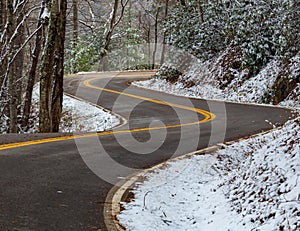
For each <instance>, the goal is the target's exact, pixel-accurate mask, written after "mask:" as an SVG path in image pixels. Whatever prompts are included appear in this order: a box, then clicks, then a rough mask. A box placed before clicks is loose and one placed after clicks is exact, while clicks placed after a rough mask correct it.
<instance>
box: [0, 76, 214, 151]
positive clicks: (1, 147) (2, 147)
mask: <svg viewBox="0 0 300 231" xmlns="http://www.w3.org/2000/svg"><path fill="white" fill-rule="evenodd" d="M96 79H98V77H96V78H91V79H87V80H85V81H84V85H85V86H87V87H89V88H93V89H96V90H101V91H106V92H110V93H114V94H118V95H123V96H127V97H131V98H136V99H141V100H144V101H148V102H152V103H156V104H161V105H167V106H171V107H176V108H180V109H184V110H188V111H194V112H196V113H198V114H201V115H203V116H204V119H202V120H199V121H195V122H190V123H185V124H175V125H166V126H159V127H152V128H149V127H147V128H136V129H130V130H117V131H105V132H101V133H88V134H82V135H71V136H62V137H54V138H46V139H40V140H32V141H24V142H18V143H11V144H3V145H0V151H1V150H6V149H12V148H17V147H25V146H30V145H38V144H44V143H52V142H58V141H66V140H73V139H81V138H88V137H96V136H106V135H112V134H123V133H136V132H141V131H153V130H160V129H170V128H178V127H183V126H191V125H196V124H201V123H206V122H209V121H211V120H214V119H215V118H216V116H215V115H214V114H213V113H211V112H208V111H205V110H202V109H199V108H193V107H188V106H184V105H180V104H173V103H168V102H164V101H160V100H156V99H151V98H147V97H143V96H138V95H133V94H128V93H125V92H119V91H115V90H111V89H107V88H101V87H97V86H94V85H92V84H90V82H91V81H93V80H96Z"/></svg>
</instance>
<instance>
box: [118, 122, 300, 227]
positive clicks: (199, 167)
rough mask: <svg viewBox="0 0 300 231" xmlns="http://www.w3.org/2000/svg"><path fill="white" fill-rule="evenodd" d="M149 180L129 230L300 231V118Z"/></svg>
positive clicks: (127, 216) (129, 215)
mask: <svg viewBox="0 0 300 231" xmlns="http://www.w3.org/2000/svg"><path fill="white" fill-rule="evenodd" d="M174 173H175V174H174ZM174 175H175V176H174ZM146 177H147V178H148V179H147V181H146V182H144V183H143V184H139V185H138V188H137V189H135V190H134V194H135V197H134V200H133V201H132V202H130V203H128V204H126V203H125V204H123V206H124V208H125V210H123V211H122V213H121V215H119V216H118V218H119V220H120V221H121V224H122V225H124V226H125V227H126V228H127V230H132V231H133V230H170V231H171V230H172V231H173V230H174V231H175V230H195V231H198V230H220V231H223V230H231V231H235V230H236V231H239V230H248V231H250V230H270V231H271V230H300V219H299V217H300V118H298V119H295V120H293V121H290V122H288V123H287V124H286V125H285V127H284V128H282V129H280V130H277V131H273V132H271V133H269V134H266V135H259V136H257V137H255V138H251V139H248V140H243V141H240V142H237V143H234V144H232V145H229V146H228V145H223V147H222V148H221V149H220V150H219V151H217V152H216V153H211V154H206V155H204V156H203V155H196V156H193V157H192V158H191V159H184V160H180V161H177V162H172V163H170V166H169V167H168V168H167V169H165V170H157V171H156V172H155V173H151V174H146Z"/></svg>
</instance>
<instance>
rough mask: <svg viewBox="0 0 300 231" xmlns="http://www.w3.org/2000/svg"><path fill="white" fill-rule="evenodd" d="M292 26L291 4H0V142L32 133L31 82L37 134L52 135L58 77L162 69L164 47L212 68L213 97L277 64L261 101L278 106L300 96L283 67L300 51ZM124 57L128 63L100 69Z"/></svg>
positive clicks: (298, 9) (299, 5)
mask: <svg viewBox="0 0 300 231" xmlns="http://www.w3.org/2000/svg"><path fill="white" fill-rule="evenodd" d="M299 22H300V2H299V1H298V0H180V1H179V0H141V1H138V0H113V1H109V0H101V1H96V0H69V1H64V0H40V1H38V0H30V1H29V0H0V63H1V66H0V133H24V132H28V131H29V130H30V128H31V127H32V126H33V125H32V116H33V115H32V105H31V104H32V103H31V102H32V92H33V87H34V85H35V84H36V83H38V82H39V89H40V90H39V91H40V99H39V103H40V104H39V115H38V117H39V132H58V131H59V123H60V120H61V112H62V100H63V97H62V96H63V78H64V76H65V75H67V74H72V73H77V72H83V71H102V70H108V69H109V70H111V69H116V70H120V69H123V70H125V69H155V68H159V67H163V66H165V62H166V61H165V59H164V45H167V46H170V47H174V48H176V49H181V50H184V51H185V52H187V53H189V54H191V55H193V56H194V57H196V58H197V59H199V60H200V61H201V62H210V61H211V60H219V65H220V66H222V67H224V68H223V70H224V72H223V73H222V74H221V75H219V76H218V78H216V79H215V81H216V84H218V86H219V87H220V88H225V87H226V86H228V85H230V83H231V82H232V80H233V79H234V78H235V75H234V73H235V72H236V71H238V72H240V73H241V72H242V73H243V76H242V79H241V81H244V80H247V79H249V78H251V77H252V76H255V75H256V74H257V73H259V72H260V71H261V70H262V69H263V68H264V67H265V66H267V65H268V63H270V62H271V61H274V60H276V61H277V62H278V63H279V64H278V65H279V67H278V68H280V70H281V71H280V74H279V75H278V77H277V79H276V81H275V83H274V86H273V87H272V89H270V91H269V92H267V93H266V95H265V99H264V100H265V101H266V102H271V103H274V104H278V103H279V102H280V101H282V100H284V99H285V98H286V97H287V95H289V94H290V93H291V92H293V91H294V90H295V89H297V88H299V83H300V75H299V72H300V71H299V68H298V69H297V70H298V71H295V70H293V73H292V71H290V70H289V68H288V67H289V65H290V63H291V62H292V61H291V60H293V58H294V57H296V56H297V55H299V51H300V49H299V48H300V25H299ZM143 44H152V45H151V46H150V45H149V47H148V48H149V49H148V55H147V57H145V55H144V53H145V52H143V54H142V53H140V52H139V50H138V49H135V47H138V46H139V45H143ZM153 44H154V45H153ZM146 47H147V46H146ZM158 47H162V49H158ZM123 49H124V52H126V55H123V57H124V58H125V60H119V62H118V65H116V64H115V65H111V66H109V67H104V66H105V65H104V63H103V61H102V60H104V58H105V57H107V56H109V57H114V51H116V50H119V51H120V50H123ZM115 56H117V55H115ZM157 56H159V57H160V58H159V59H156V57H157ZM128 57H130V58H128ZM220 57H222V58H220ZM115 58H117V57H115ZM128 60H130V62H128ZM110 64H111V63H110ZM121 64H122V65H121ZM174 68H175V69H176V67H174ZM166 71H167V72H170V73H169V75H168V76H170V80H171V81H174V78H175V79H176V78H177V77H176V75H175V76H174V72H173V71H172V70H171V69H168V68H167V70H166ZM172 73H173V74H172ZM175 73H176V72H175ZM296 92H297V91H296ZM298 92H299V91H298Z"/></svg>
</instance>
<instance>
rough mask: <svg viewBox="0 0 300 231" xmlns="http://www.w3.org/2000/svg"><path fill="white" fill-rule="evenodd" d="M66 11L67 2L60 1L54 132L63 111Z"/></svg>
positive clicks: (54, 96) (54, 80)
mask: <svg viewBox="0 0 300 231" xmlns="http://www.w3.org/2000/svg"><path fill="white" fill-rule="evenodd" d="M66 11H67V2H66V1H61V2H60V13H59V14H58V25H57V27H56V28H57V29H58V33H57V38H56V46H55V47H56V53H55V59H54V63H55V69H54V76H53V82H54V87H53V92H52V105H51V106H52V111H51V118H52V132H58V131H59V124H60V119H61V112H62V101H63V78H64V50H65V46H64V44H65V36H66Z"/></svg>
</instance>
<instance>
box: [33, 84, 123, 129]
mask: <svg viewBox="0 0 300 231" xmlns="http://www.w3.org/2000/svg"><path fill="white" fill-rule="evenodd" d="M32 105H33V109H32V116H31V123H32V124H33V127H32V128H31V129H30V131H29V132H37V131H38V108H39V85H38V84H36V85H35V87H34V91H33V97H32ZM118 124H120V120H119V118H117V117H116V116H115V115H112V114H110V113H108V112H106V111H104V110H103V109H102V108H99V107H96V106H95V105H92V104H89V103H88V102H85V101H81V100H79V99H74V98H72V97H70V96H67V95H64V98H63V112H62V119H61V124H60V132H94V131H104V130H108V129H111V128H112V127H115V126H117V125H118Z"/></svg>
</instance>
